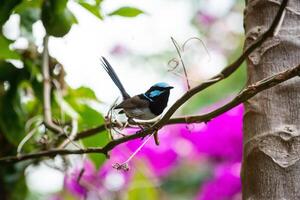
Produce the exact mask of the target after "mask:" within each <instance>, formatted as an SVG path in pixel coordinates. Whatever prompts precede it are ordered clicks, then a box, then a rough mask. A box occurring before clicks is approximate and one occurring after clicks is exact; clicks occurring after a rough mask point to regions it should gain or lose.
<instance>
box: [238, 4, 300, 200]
mask: <svg viewBox="0 0 300 200" xmlns="http://www.w3.org/2000/svg"><path fill="white" fill-rule="evenodd" d="M280 3H281V0H248V1H246V9H245V20H244V24H245V31H246V42H245V45H246V46H247V45H249V44H251V42H252V41H253V40H254V39H255V38H256V37H257V36H258V35H260V34H261V33H263V32H264V31H265V30H267V29H268V27H269V26H270V24H271V22H272V20H273V19H274V16H275V15H276V13H277V11H278V9H279V4H280ZM299 64H300V0H290V1H289V4H288V7H287V9H286V14H285V17H284V21H283V24H282V26H281V28H280V32H279V33H278V35H276V36H274V37H273V38H270V39H268V40H267V41H265V42H264V44H263V45H262V46H261V47H260V48H258V49H256V50H255V51H254V52H253V53H252V54H251V55H250V56H249V57H248V60H247V69H248V78H249V79H248V85H251V84H252V83H254V82H256V81H258V80H260V79H263V78H265V77H267V76H270V75H272V74H274V73H276V72H279V71H282V70H284V69H287V68H290V67H294V66H296V65H299ZM299 159H300V78H298V77H297V78H293V79H291V80H288V81H286V82H284V83H282V84H281V85H279V86H276V87H274V88H271V89H269V90H266V91H263V92H261V93H260V94H258V95H256V96H255V97H254V98H252V99H251V100H249V101H247V102H246V103H245V115H244V158H243V165H242V173H241V175H242V183H243V199H247V200H248V199H251V200H264V199H275V200H277V199H278V200H279V199H280V200H282V199H286V200H290V199H291V200H294V199H300V161H299Z"/></svg>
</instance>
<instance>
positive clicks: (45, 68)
mask: <svg viewBox="0 0 300 200" xmlns="http://www.w3.org/2000/svg"><path fill="white" fill-rule="evenodd" d="M48 42H49V36H48V35H45V37H44V50H43V64H42V72H43V107H44V109H43V110H44V124H45V126H46V127H47V128H48V129H50V130H52V131H53V132H55V133H63V129H62V128H61V127H59V126H57V125H56V124H54V123H53V121H52V114H51V78H50V72H49V53H48Z"/></svg>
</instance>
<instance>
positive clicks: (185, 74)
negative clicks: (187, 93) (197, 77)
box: [171, 37, 191, 90]
mask: <svg viewBox="0 0 300 200" xmlns="http://www.w3.org/2000/svg"><path fill="white" fill-rule="evenodd" d="M171 40H172V42H173V44H174V46H175V49H176V51H177V54H178V56H179V58H180V62H181V65H182V68H183V72H184V76H185V80H186V85H187V88H188V90H190V89H191V86H190V82H189V78H188V75H187V71H186V67H185V64H184V62H183V59H182V56H181V52H180V51H181V49H180V46H179V45H178V43H177V42H176V40H175V39H174V38H173V37H171Z"/></svg>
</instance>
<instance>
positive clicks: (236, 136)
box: [170, 105, 243, 162]
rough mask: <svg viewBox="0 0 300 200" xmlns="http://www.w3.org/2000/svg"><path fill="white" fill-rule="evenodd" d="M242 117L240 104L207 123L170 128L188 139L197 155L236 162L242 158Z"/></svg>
mask: <svg viewBox="0 0 300 200" xmlns="http://www.w3.org/2000/svg"><path fill="white" fill-rule="evenodd" d="M242 119H243V106H242V105H240V106H237V107H235V108H233V109H231V110H230V111H228V112H226V113H224V114H222V115H220V116H218V117H216V118H214V119H212V120H211V121H209V122H208V123H207V124H205V123H202V124H191V125H185V124H182V125H175V126H174V127H173V128H171V129H170V130H172V132H173V133H174V132H177V134H179V135H181V137H183V138H185V139H187V140H189V141H190V142H191V143H192V144H193V145H194V148H195V149H196V150H197V153H198V154H199V155H201V154H204V155H207V156H209V157H211V158H213V159H215V160H220V161H231V162H236V161H241V159H242V147H243V145H242Z"/></svg>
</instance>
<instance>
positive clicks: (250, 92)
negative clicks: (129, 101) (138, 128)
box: [0, 65, 300, 163]
mask: <svg viewBox="0 0 300 200" xmlns="http://www.w3.org/2000/svg"><path fill="white" fill-rule="evenodd" d="M299 75H300V65H298V66H297V67H294V68H292V69H288V70H285V71H283V72H280V73H277V74H275V75H273V76H271V77H267V78H265V79H263V80H261V81H258V82H257V83H254V84H253V85H250V86H248V87H246V88H245V89H244V90H243V91H242V92H241V93H240V94H239V95H238V96H236V97H235V98H234V99H233V100H232V101H230V102H229V103H227V104H225V105H224V106H221V107H220V108H218V109H215V110H214V111H212V112H209V113H207V114H204V115H198V116H190V117H188V118H186V117H182V118H175V119H171V120H169V121H168V124H178V123H194V122H197V123H200V122H207V121H210V120H211V119H213V118H214V117H216V116H219V115H221V114H223V113H225V112H227V111H229V110H230V109H232V108H234V107H235V106H237V105H239V104H240V103H242V102H245V101H247V100H248V99H250V98H251V97H253V96H255V95H256V94H257V93H259V92H261V91H264V90H266V89H269V88H272V87H274V86H276V85H278V84H279V83H282V82H284V81H286V80H289V79H291V78H293V77H296V76H299ZM150 131H152V130H150V129H146V130H144V131H142V132H140V133H137V134H133V135H129V136H125V137H122V138H119V139H116V140H113V141H110V142H109V143H107V144H106V145H105V146H104V147H98V148H87V149H76V150H68V149H52V150H48V151H41V152H36V153H30V154H24V155H20V156H8V157H3V158H0V163H1V162H18V161H23V160H28V159H34V158H42V157H54V156H56V155H68V154H86V153H102V154H107V153H108V152H109V151H110V150H112V149H113V148H114V147H116V146H118V145H120V144H122V143H124V142H127V141H130V140H134V139H137V138H142V137H145V136H146V135H149V134H152V133H153V131H152V132H150Z"/></svg>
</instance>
